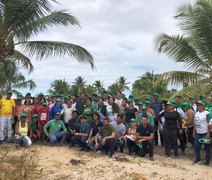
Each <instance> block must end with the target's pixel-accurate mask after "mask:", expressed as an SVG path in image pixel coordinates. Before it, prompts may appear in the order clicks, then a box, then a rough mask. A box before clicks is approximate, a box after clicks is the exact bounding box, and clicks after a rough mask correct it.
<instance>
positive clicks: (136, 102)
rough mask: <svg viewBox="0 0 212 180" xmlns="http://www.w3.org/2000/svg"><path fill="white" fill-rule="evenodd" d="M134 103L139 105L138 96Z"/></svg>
mask: <svg viewBox="0 0 212 180" xmlns="http://www.w3.org/2000/svg"><path fill="white" fill-rule="evenodd" d="M134 103H135V105H138V103H139V99H138V98H137V97H135V98H134Z"/></svg>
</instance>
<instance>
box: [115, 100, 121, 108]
mask: <svg viewBox="0 0 212 180" xmlns="http://www.w3.org/2000/svg"><path fill="white" fill-rule="evenodd" d="M122 100H123V99H115V103H116V104H118V105H119V106H121V104H122Z"/></svg>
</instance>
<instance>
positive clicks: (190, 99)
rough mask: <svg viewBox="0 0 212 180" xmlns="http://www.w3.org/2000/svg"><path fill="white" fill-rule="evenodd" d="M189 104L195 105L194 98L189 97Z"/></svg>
mask: <svg viewBox="0 0 212 180" xmlns="http://www.w3.org/2000/svg"><path fill="white" fill-rule="evenodd" d="M189 102H190V103H191V104H194V103H195V97H194V96H190V97H189Z"/></svg>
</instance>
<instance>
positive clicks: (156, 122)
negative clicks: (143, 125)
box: [154, 119, 158, 145]
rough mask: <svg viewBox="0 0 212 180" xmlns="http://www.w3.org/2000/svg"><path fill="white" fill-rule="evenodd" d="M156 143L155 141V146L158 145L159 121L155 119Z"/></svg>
mask: <svg viewBox="0 0 212 180" xmlns="http://www.w3.org/2000/svg"><path fill="white" fill-rule="evenodd" d="M154 141H155V145H158V119H155V134H154Z"/></svg>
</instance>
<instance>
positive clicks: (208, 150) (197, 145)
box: [194, 133, 211, 163]
mask: <svg viewBox="0 0 212 180" xmlns="http://www.w3.org/2000/svg"><path fill="white" fill-rule="evenodd" d="M203 136H206V134H198V133H196V134H195V138H194V151H195V156H196V161H200V149H201V146H202V143H200V142H199V139H201V138H203ZM204 149H205V152H206V155H205V161H206V163H210V159H211V144H204Z"/></svg>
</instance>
